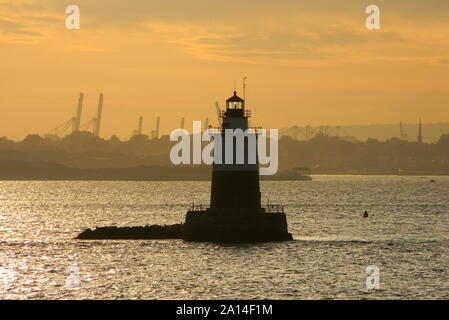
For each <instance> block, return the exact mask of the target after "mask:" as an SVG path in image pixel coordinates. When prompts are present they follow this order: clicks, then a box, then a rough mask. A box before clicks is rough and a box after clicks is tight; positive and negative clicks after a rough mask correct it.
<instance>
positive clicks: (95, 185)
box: [0, 176, 449, 299]
mask: <svg viewBox="0 0 449 320" xmlns="http://www.w3.org/2000/svg"><path fill="white" fill-rule="evenodd" d="M430 179H431V178H430V177H385V176H380V177H371V176H315V177H314V181H311V182H299V181H298V182H296V181H284V182H275V181H273V182H263V183H262V195H263V198H264V200H265V201H267V200H268V198H269V201H270V202H271V203H280V204H284V205H285V206H286V212H287V218H288V221H289V229H290V232H292V233H293V236H294V238H295V241H292V242H285V243H265V244H252V245H250V244H246V245H219V244H210V243H187V242H184V241H181V240H157V241H77V240H73V237H75V236H76V235H77V234H78V233H79V232H80V231H82V230H83V229H85V228H88V227H95V226H105V225H123V226H124V225H145V224H153V223H156V224H172V223H179V222H181V221H183V219H184V214H185V211H186V206H187V205H188V204H189V203H191V202H192V201H195V203H208V197H209V187H210V184H209V183H208V182H81V181H60V182H52V181H46V182H27V181H20V182H19V181H4V182H0V298H3V299H348V298H349V299H379V298H387V299H394V298H400V299H412V298H416V299H431V298H436V299H448V298H449V289H448V288H449V271H448V268H447V263H448V261H449V249H448V248H449V197H448V194H449V177H436V178H433V179H436V180H437V182H436V183H431V182H430ZM365 209H367V210H368V212H369V213H370V217H369V218H368V219H363V218H362V214H363V211H364V210H365ZM369 265H376V266H378V267H379V269H380V290H368V289H367V288H366V285H365V281H366V277H367V274H366V272H365V271H366V267H367V266H369Z"/></svg>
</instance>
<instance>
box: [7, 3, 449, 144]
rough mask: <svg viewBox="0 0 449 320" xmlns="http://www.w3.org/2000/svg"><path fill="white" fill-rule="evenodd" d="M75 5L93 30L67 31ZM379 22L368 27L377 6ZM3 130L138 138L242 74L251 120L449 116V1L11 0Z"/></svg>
mask: <svg viewBox="0 0 449 320" xmlns="http://www.w3.org/2000/svg"><path fill="white" fill-rule="evenodd" d="M70 4H77V5H78V6H79V7H80V10H81V29H80V30H67V29H66V27H65V18H66V14H65V8H66V6H67V5H70ZM370 4H377V5H379V7H380V9H381V30H377V31H370V30H367V29H366V28H365V25H364V20H365V18H366V14H365V7H366V6H367V5H370ZM0 70H1V78H0V110H1V115H0V136H8V137H10V138H13V139H22V138H23V137H24V136H25V135H26V134H28V133H38V134H42V135H43V134H45V133H48V132H50V131H51V130H52V129H53V128H54V127H56V126H57V125H59V124H61V123H63V122H65V121H67V120H69V119H70V117H72V116H73V115H74V112H75V108H76V104H77V99H78V95H79V92H81V91H82V92H84V93H85V105H84V106H85V109H84V115H83V119H82V123H87V122H88V121H89V120H90V119H91V118H92V117H94V115H95V112H96V104H97V99H98V95H99V93H100V92H103V93H104V95H105V105H104V113H103V115H104V117H103V127H102V132H101V135H102V136H103V137H106V138H109V137H110V136H111V135H112V134H117V135H118V136H119V137H121V138H129V137H130V136H131V135H132V132H133V130H135V129H136V127H137V121H138V117H139V116H140V115H142V116H144V131H145V133H147V134H148V133H149V132H150V130H152V129H153V128H154V122H155V118H156V117H157V116H161V118H162V121H161V126H162V128H161V129H162V131H163V132H169V131H171V130H172V129H174V128H175V127H177V126H179V123H180V118H181V117H183V116H184V117H186V121H187V122H186V123H191V121H192V120H202V119H204V118H206V117H209V118H210V119H211V120H210V121H211V122H212V123H214V122H216V117H215V107H214V104H215V101H216V100H219V101H220V102H221V103H222V104H223V101H224V100H225V99H226V98H228V97H229V96H230V95H231V94H232V91H233V89H234V82H235V80H237V86H238V89H239V90H240V84H241V78H242V77H243V76H247V77H248V87H247V100H248V105H249V107H250V108H251V109H252V111H253V115H254V117H253V119H252V124H253V125H256V124H257V125H262V126H264V127H269V128H280V127H285V126H290V125H294V124H298V125H307V124H310V125H344V124H371V123H398V122H399V121H403V122H417V119H418V118H420V117H421V118H422V119H423V121H424V122H447V121H449V112H448V109H449V89H448V84H449V1H441V0H428V1H418V0H407V1H406V0H395V1H385V0H384V1H361V0H345V1H343V0H316V1H306V0H276V1H274V0H272V1H268V0H240V1H236V0H226V1H225V0H220V1H218V0H191V1H186V0H170V1H167V0H146V1H145V0H128V1H122V0H121V1H118V0H109V1H100V0H96V1H89V0H77V1H63V0H0Z"/></svg>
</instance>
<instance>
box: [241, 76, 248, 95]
mask: <svg viewBox="0 0 449 320" xmlns="http://www.w3.org/2000/svg"><path fill="white" fill-rule="evenodd" d="M247 79H248V77H243V78H242V86H243V100H246V80H247Z"/></svg>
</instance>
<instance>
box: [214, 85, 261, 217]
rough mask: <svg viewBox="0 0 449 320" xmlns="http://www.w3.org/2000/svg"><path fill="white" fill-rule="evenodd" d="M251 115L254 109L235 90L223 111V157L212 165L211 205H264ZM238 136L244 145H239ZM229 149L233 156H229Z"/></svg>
mask: <svg viewBox="0 0 449 320" xmlns="http://www.w3.org/2000/svg"><path fill="white" fill-rule="evenodd" d="M250 116H251V112H250V111H249V110H245V100H243V99H242V98H240V97H239V96H237V92H235V91H234V95H233V96H232V97H231V98H229V99H228V100H226V110H225V111H224V112H221V117H222V118H223V121H222V122H221V123H222V127H221V141H222V145H221V156H222V157H221V161H214V163H213V166H212V187H211V200H210V206H211V208H216V209H218V208H252V209H259V208H260V186H259V166H258V164H257V145H256V143H257V128H254V129H252V130H249V131H248V129H249V128H248V118H249V117H250ZM226 131H228V133H229V134H226ZM234 132H235V134H233V133H234ZM238 139H240V147H241V148H238V147H239V145H238V142H239V141H238ZM227 145H228V146H232V150H230V149H229V148H228V150H226V146H227ZM216 147H217V146H216ZM218 147H219V146H218ZM229 152H232V157H231V156H228V153H229ZM239 153H241V157H242V158H243V159H242V160H243V161H240V163H239V162H238V161H237V158H238V156H239ZM227 156H228V157H227ZM251 156H252V159H254V161H252V162H251V161H250V160H251ZM226 158H228V159H229V161H226ZM215 160H218V159H217V158H215ZM217 162H221V163H217Z"/></svg>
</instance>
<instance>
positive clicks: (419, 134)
mask: <svg viewBox="0 0 449 320" xmlns="http://www.w3.org/2000/svg"><path fill="white" fill-rule="evenodd" d="M423 140H424V137H423V135H422V123H421V119H419V128H418V143H423Z"/></svg>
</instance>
